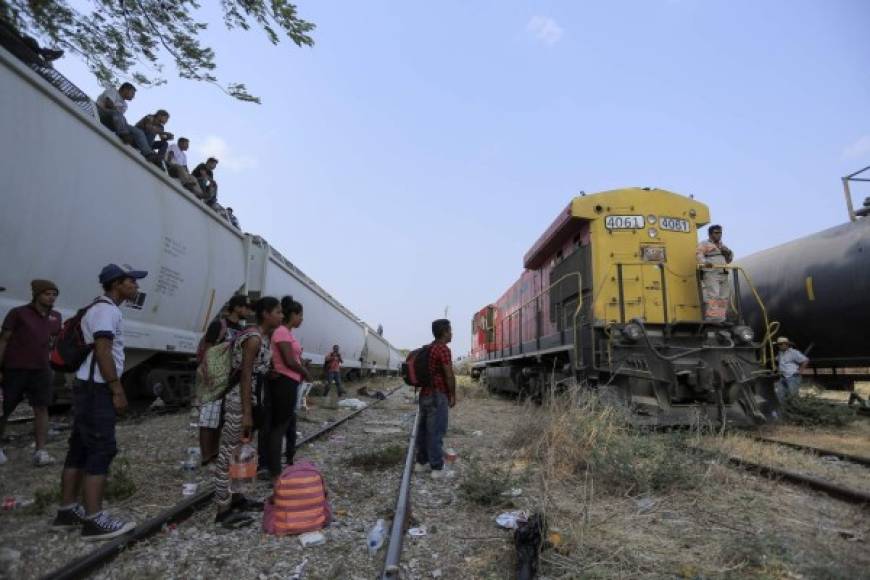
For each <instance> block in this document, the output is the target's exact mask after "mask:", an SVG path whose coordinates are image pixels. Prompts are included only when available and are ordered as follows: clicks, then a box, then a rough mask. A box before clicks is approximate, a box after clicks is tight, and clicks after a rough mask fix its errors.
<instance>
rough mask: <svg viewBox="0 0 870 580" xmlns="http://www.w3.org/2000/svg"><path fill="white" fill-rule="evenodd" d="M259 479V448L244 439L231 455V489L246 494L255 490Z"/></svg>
mask: <svg viewBox="0 0 870 580" xmlns="http://www.w3.org/2000/svg"><path fill="white" fill-rule="evenodd" d="M256 479H257V448H256V447H254V446H253V445H251V443H250V442H249V441H243V442H242V443H240V444H239V445H238V446H237V447H236V448H235V449H233V454H232V456H231V457H230V491H232V492H233V493H241V494H244V493H245V492H246V491H248V492H250V491H252V490H253V488H254V485H255V483H256Z"/></svg>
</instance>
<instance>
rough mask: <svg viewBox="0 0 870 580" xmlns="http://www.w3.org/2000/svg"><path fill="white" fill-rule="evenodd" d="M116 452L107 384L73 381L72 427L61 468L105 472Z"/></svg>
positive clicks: (110, 400) (111, 405)
mask: <svg viewBox="0 0 870 580" xmlns="http://www.w3.org/2000/svg"><path fill="white" fill-rule="evenodd" d="M117 452H118V445H117V443H116V442H115V406H114V405H113V404H112V391H111V390H110V389H109V386H108V385H107V384H106V383H87V382H86V381H82V380H78V379H77V380H76V383H75V386H74V387H73V426H72V431H71V432H70V436H69V450H68V451H67V454H66V460H65V461H64V467H68V468H71V469H83V470H84V472H85V473H87V474H88V475H106V474H107V473H108V472H109V466H110V465H111V464H112V459H113V458H114V457H115V454H116V453H117Z"/></svg>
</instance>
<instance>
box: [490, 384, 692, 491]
mask: <svg viewBox="0 0 870 580" xmlns="http://www.w3.org/2000/svg"><path fill="white" fill-rule="evenodd" d="M680 439H681V436H679V435H659V434H648V433H642V432H638V431H636V430H633V429H631V428H630V427H629V426H628V425H627V424H626V422H625V421H624V418H623V416H622V415H621V413H620V412H619V410H617V409H616V408H614V407H612V406H606V405H603V404H602V403H601V402H600V400H599V399H598V397H597V396H596V395H594V394H592V393H590V392H589V391H587V390H585V389H580V388H572V389H568V390H567V391H566V392H564V393H563V394H560V395H556V396H554V397H550V398H549V399H548V401H547V403H546V404H545V405H544V406H543V407H532V406H527V407H526V412H525V417H524V418H523V419H522V420H520V421H518V422H517V425H516V427H515V430H514V431H513V433H512V434H511V435H510V436H509V437H508V438H507V440H506V445H508V446H509V447H515V448H517V449H520V450H521V451H522V452H524V453H525V454H526V456H527V457H528V458H530V459H533V460H535V461H537V462H538V463H539V464H540V465H541V467H542V469H543V472H544V474H545V478H546V480H547V481H564V480H570V479H575V478H582V479H583V480H584V481H590V480H591V481H593V482H594V484H595V485H596V486H598V487H599V488H600V489H602V490H604V491H605V492H606V493H610V494H624V495H627V494H642V493H648V492H653V491H655V492H659V491H665V490H671V489H686V488H690V487H692V486H693V485H695V484H696V483H697V481H698V475H699V470H698V469H697V468H696V466H695V465H694V464H693V463H692V462H691V461H690V460H689V459H688V458H687V457H686V455H685V453H684V452H683V451H682V448H681V446H680V445H679V440H680Z"/></svg>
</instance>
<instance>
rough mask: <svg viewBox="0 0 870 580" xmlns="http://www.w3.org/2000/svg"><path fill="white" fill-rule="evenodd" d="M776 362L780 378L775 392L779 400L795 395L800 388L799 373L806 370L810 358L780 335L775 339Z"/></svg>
mask: <svg viewBox="0 0 870 580" xmlns="http://www.w3.org/2000/svg"><path fill="white" fill-rule="evenodd" d="M776 349H777V355H776V362H777V364H778V365H779V376H780V379H779V381H778V382H777V383H776V394H777V396H779V400H780V401H784V400H785V399H787V398H789V397H796V396H797V395H798V393H799V392H800V388H801V373H803V371H804V370H806V368H807V365H808V364H809V362H810V359H809V358H808V357H807V356H806V355H805V354H804V353H802V352H801V351H799V350H798V349H796V348H794V345H793V344H792V343H791V341H790V340H789V339H787V338H786V337H784V336H780V337H779V338H777V339H776Z"/></svg>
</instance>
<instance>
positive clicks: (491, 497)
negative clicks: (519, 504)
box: [459, 458, 513, 507]
mask: <svg viewBox="0 0 870 580" xmlns="http://www.w3.org/2000/svg"><path fill="white" fill-rule="evenodd" d="M510 483H511V482H510V478H509V477H508V475H507V474H506V473H504V472H502V471H500V470H498V469H496V468H491V467H488V468H486V469H484V468H483V467H481V465H480V462H479V461H477V460H476V459H474V458H472V459H469V461H468V467H467V470H466V472H465V478H464V479H463V480H462V483H461V484H460V485H459V490H460V491H461V492H462V495H464V496H465V498H466V499H467V500H468V501H470V502H471V503H475V504H477V505H481V506H484V507H496V506H506V505H510V504H512V503H513V502H511V500H510V499H508V498H507V497H505V496H503V495H502V494H503V493H504V492H506V491H507V490H508V489H509V488H510Z"/></svg>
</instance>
